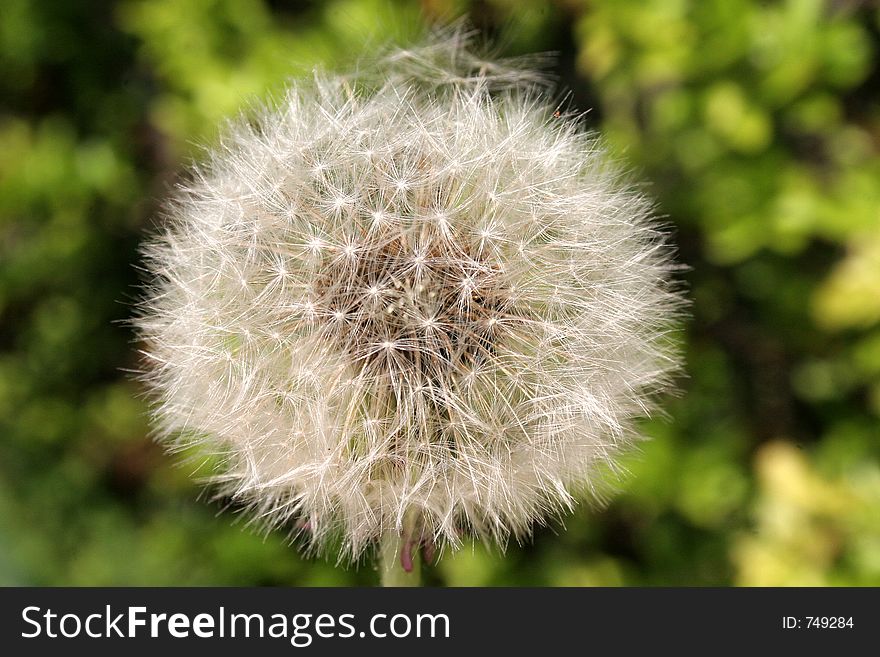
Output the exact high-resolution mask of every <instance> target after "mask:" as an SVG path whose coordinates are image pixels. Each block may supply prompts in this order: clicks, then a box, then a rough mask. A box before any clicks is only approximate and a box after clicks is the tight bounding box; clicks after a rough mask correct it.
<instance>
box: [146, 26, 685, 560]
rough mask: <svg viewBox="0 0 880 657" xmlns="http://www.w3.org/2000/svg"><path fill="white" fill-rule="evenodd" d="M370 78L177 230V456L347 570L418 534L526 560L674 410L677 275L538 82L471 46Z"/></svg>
mask: <svg viewBox="0 0 880 657" xmlns="http://www.w3.org/2000/svg"><path fill="white" fill-rule="evenodd" d="M365 68H369V69H370V72H369V73H364V72H361V73H358V74H353V75H348V76H334V75H329V74H318V75H317V76H316V78H315V80H314V81H310V82H305V81H297V82H294V83H292V84H291V86H290V89H289V91H288V93H287V96H286V97H285V99H284V100H283V101H282V102H281V103H280V104H279V105H278V106H277V107H272V108H267V109H266V110H264V111H263V112H262V113H261V115H260V116H259V117H258V118H257V119H256V120H241V121H239V122H237V123H236V124H234V127H233V128H232V129H231V130H230V131H229V132H228V133H227V134H225V136H224V137H223V140H222V143H221V144H220V146H219V147H217V148H216V149H215V150H214V152H213V155H212V156H211V158H210V160H209V162H207V163H205V164H204V165H203V166H201V167H199V169H198V172H197V173H195V174H194V175H193V176H192V179H191V182H190V183H189V185H188V187H187V188H186V189H185V190H184V191H183V192H182V193H181V194H180V195H179V196H178V197H176V198H175V199H174V200H173V201H172V203H171V204H170V206H169V210H168V213H167V215H168V216H167V219H168V221H167V226H166V227H165V230H164V232H163V233H162V234H161V235H159V236H157V237H155V238H154V239H153V240H152V241H151V242H150V244H149V245H148V246H147V248H146V261H147V267H148V269H149V271H150V272H151V273H152V275H153V281H152V283H151V284H150V285H149V287H148V289H147V293H146V295H145V299H144V301H143V303H142V307H141V311H140V314H139V316H138V318H137V320H136V322H137V325H138V328H139V331H140V334H141V336H142V338H143V340H144V344H145V353H146V354H147V355H148V358H147V359H146V362H147V363H148V367H146V368H145V371H144V373H143V379H144V380H145V381H146V383H147V384H148V386H149V387H150V389H151V391H152V392H153V394H154V397H155V400H156V403H155V410H154V416H155V424H156V427H157V431H158V433H159V436H160V438H161V439H162V440H164V441H165V442H166V443H167V444H168V445H170V446H175V445H177V446H181V447H183V446H192V445H196V446H198V447H200V448H202V449H203V450H205V451H207V452H212V453H214V454H217V455H219V456H220V457H221V458H220V462H221V464H222V465H221V466H220V469H219V470H218V472H217V473H216V477H215V479H216V481H217V483H218V487H219V488H220V489H221V490H222V491H223V492H224V493H225V494H228V495H230V496H232V497H233V498H234V499H236V500H240V501H241V502H243V503H245V504H247V505H250V506H251V507H253V509H254V511H255V512H256V513H255V515H256V516H257V517H259V518H261V519H264V520H265V521H267V522H268V523H270V524H273V525H286V526H288V527H290V526H293V527H295V528H300V529H301V528H302V527H308V536H309V539H310V541H311V542H312V544H313V545H314V546H316V547H321V546H324V545H328V544H331V543H333V542H334V541H337V539H339V538H340V537H341V539H342V540H341V544H342V546H343V556H346V557H357V556H358V555H360V554H361V553H362V552H363V551H364V550H365V549H367V548H369V547H370V546H371V545H372V544H373V543H374V542H375V541H376V540H377V539H379V538H380V537H381V536H382V535H384V534H386V533H388V532H395V531H400V529H401V523H402V522H403V519H404V518H415V522H416V524H417V530H418V532H419V533H420V534H421V536H423V537H426V540H430V541H431V542H432V544H433V543H438V544H440V543H444V542H445V543H447V544H448V545H450V546H451V547H457V546H458V545H459V544H460V542H461V539H462V536H464V535H466V534H468V533H472V534H475V535H478V536H480V537H483V538H487V539H490V540H494V541H497V542H499V543H501V544H503V543H505V542H506V541H507V540H508V539H509V538H510V537H516V538H521V537H523V536H525V535H527V534H528V533H529V532H530V531H531V529H532V527H533V526H534V525H535V524H536V523H541V522H546V521H547V519H549V518H551V517H553V516H554V515H558V514H560V513H563V512H565V511H567V510H569V509H570V508H571V506H572V504H573V502H574V500H575V499H576V498H577V497H578V496H579V495H580V494H581V493H582V492H584V491H589V490H591V489H592V490H595V489H597V488H599V487H600V484H601V479H602V474H601V473H602V471H603V466H604V465H606V464H608V463H610V462H613V459H614V458H615V457H616V456H617V455H618V454H619V453H620V452H621V450H624V449H626V448H627V447H628V446H630V445H631V444H632V443H633V442H634V441H635V440H637V439H638V438H639V435H638V432H637V428H636V424H635V422H636V420H637V419H638V418H639V417H641V416H643V415H645V414H646V413H648V412H650V411H651V410H652V409H653V408H654V404H655V401H654V400H655V399H656V395H657V393H658V392H661V391H663V390H664V389H666V388H667V387H668V385H669V379H670V375H671V374H672V373H673V372H674V371H675V370H676V369H677V367H678V366H679V360H678V355H677V353H676V350H675V348H674V346H673V343H672V341H671V339H670V338H669V335H670V330H671V329H672V328H673V327H674V322H675V318H676V312H677V309H678V308H679V307H680V298H679V296H678V295H677V294H676V292H675V290H674V286H673V285H672V284H670V282H669V281H670V272H671V271H672V268H673V265H672V264H671V253H670V248H669V247H668V245H667V242H666V238H665V236H664V235H663V233H662V232H661V231H659V230H658V228H657V226H656V224H655V221H654V220H653V219H652V210H651V204H650V202H649V201H647V200H646V199H645V198H644V197H643V196H642V195H641V194H639V193H637V192H636V191H633V189H632V188H631V186H629V185H627V184H626V183H625V181H624V177H623V176H621V174H620V171H619V170H618V169H617V168H616V167H615V165H614V164H613V163H612V162H611V161H610V160H609V158H608V156H607V155H606V153H605V151H604V150H603V148H602V147H601V144H600V143H599V142H598V141H597V139H596V137H595V136H593V135H591V134H589V133H586V132H585V131H583V130H582V129H581V126H580V125H579V124H578V123H577V121H576V120H575V119H572V118H568V117H561V118H560V117H558V116H556V117H554V110H555V107H554V106H553V103H552V102H551V101H552V99H550V98H548V97H547V89H546V85H545V84H544V83H543V81H542V80H541V78H540V76H538V75H536V74H534V73H532V72H530V71H529V70H528V69H525V68H522V67H520V66H518V65H516V64H515V63H513V64H511V63H504V62H500V63H499V62H491V61H486V60H484V59H481V58H479V57H477V56H476V55H474V54H473V52H472V51H471V49H470V46H469V44H468V41H467V38H465V37H464V36H463V35H462V34H460V33H458V32H455V33H452V34H449V33H447V34H444V35H442V36H438V37H436V38H434V39H431V40H429V41H428V42H427V43H426V44H424V45H422V46H420V47H418V48H411V49H408V50H403V51H396V52H392V53H391V54H389V55H387V56H385V57H384V58H382V59H381V60H380V61H377V62H374V64H373V65H372V66H370V67H365ZM337 543H338V541H337ZM334 544H336V543H334Z"/></svg>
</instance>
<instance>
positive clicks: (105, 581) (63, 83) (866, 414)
mask: <svg viewBox="0 0 880 657" xmlns="http://www.w3.org/2000/svg"><path fill="white" fill-rule="evenodd" d="M461 14H464V15H468V16H469V17H470V20H471V21H472V22H473V23H474V24H475V25H477V26H478V27H479V28H480V29H482V30H483V31H484V32H485V33H486V35H487V36H490V37H491V38H493V39H495V40H496V43H497V44H498V46H499V49H500V51H501V52H502V53H505V54H519V53H527V52H535V51H547V50H550V51H555V52H557V53H558V59H557V64H556V66H555V68H554V69H553V70H554V73H555V74H556V75H558V77H559V78H560V82H561V84H562V85H563V86H564V87H567V88H568V89H570V90H571V91H572V98H573V103H574V105H575V106H577V107H579V108H583V109H586V108H593V109H592V111H591V113H590V114H589V115H588V119H587V120H588V122H589V124H590V125H591V126H593V127H595V128H598V129H601V130H602V131H603V132H604V134H605V135H606V136H607V139H608V141H609V143H610V144H611V146H612V147H613V148H614V150H615V152H617V153H618V154H620V155H621V156H622V157H624V158H625V159H626V160H628V161H629V162H630V163H631V164H632V165H633V166H634V167H635V168H636V170H637V174H638V176H639V177H640V178H642V179H644V180H645V181H647V184H648V188H647V189H648V191H649V193H650V194H652V195H653V196H654V197H655V198H656V199H657V200H658V203H659V207H660V212H661V213H662V214H663V215H664V216H665V217H666V218H667V220H668V221H669V222H670V223H671V224H672V225H673V226H674V230H675V239H676V241H677V243H678V245H679V249H680V253H681V259H682V260H683V261H684V262H686V263H687V264H688V265H690V267H691V270H690V271H689V272H688V273H687V274H685V275H684V277H685V278H686V279H687V282H688V285H689V287H690V294H691V296H692V299H693V307H692V312H693V318H692V320H691V321H689V323H688V325H687V327H686V352H687V359H688V378H687V379H685V380H684V381H682V388H683V394H682V395H681V396H680V397H678V398H675V399H671V400H669V401H668V403H667V404H666V407H667V408H668V411H669V415H670V418H669V419H668V420H657V421H651V422H648V423H646V431H647V432H648V433H649V434H650V435H651V436H652V437H653V440H652V441H650V442H647V443H645V444H644V445H643V446H642V449H641V451H640V453H638V454H634V455H632V456H631V457H630V458H628V459H627V460H626V463H625V465H626V467H627V468H628V470H629V475H627V476H625V477H624V478H623V479H622V480H621V481H620V482H619V484H618V487H619V489H620V494H619V495H618V496H617V497H615V498H614V499H613V500H612V501H611V503H610V504H609V505H608V506H607V507H605V508H601V509H600V508H591V507H589V506H588V505H587V506H583V507H582V508H581V509H580V510H579V511H578V512H577V513H576V514H575V515H573V516H570V517H568V518H566V519H565V521H564V523H556V524H554V525H553V526H552V527H550V528H548V529H545V530H540V531H538V532H537V534H536V535H535V538H534V540H533V541H532V542H531V543H529V544H528V545H524V546H516V545H512V546H510V548H509V549H508V551H507V553H506V554H501V553H500V552H499V551H497V550H487V549H485V548H483V547H480V546H476V547H474V548H473V549H465V550H462V551H461V552H459V553H457V554H456V555H454V556H449V555H446V556H445V557H444V559H443V560H442V561H441V562H440V564H439V565H437V566H435V567H433V568H431V569H429V571H428V575H427V578H428V582H429V583H431V584H435V585H439V584H443V585H619V584H620V585H630V584H644V585H844V584H853V585H880V59H878V55H880V10H878V9H877V3H874V2H860V1H858V0H835V1H832V0H826V1H823V0H787V1H784V0H783V1H769V0H768V1H758V0H638V1H637V0H605V1H602V0H557V1H555V2H554V1H550V0H545V1H541V0H538V1H535V2H514V1H512V0H484V1H482V2H471V1H467V0H461V1H454V0H424V1H423V2H406V3H403V2H400V3H390V2H384V1H383V2H379V1H377V0H338V1H330V2H317V1H314V2H282V1H280V0H119V1H116V2H113V1H110V0H93V1H83V2H54V1H52V0H43V1H40V0H3V3H2V9H0V98H2V101H0V102H2V104H0V583H2V584H37V585H48V584H58V585H63V584H76V585H83V584H88V585H91V584H95V585H146V584H154V585H166V584H179V585H180V584H184V585H188V584H209V585H212V584H225V585H248V584H278V585H306V584H309V585H335V584H373V583H375V582H376V581H377V580H378V577H377V575H376V573H375V571H374V570H373V569H372V568H371V567H370V566H369V565H368V564H365V565H361V566H360V567H359V568H356V567H350V568H347V569H341V568H340V569H337V568H335V567H334V564H333V563H331V562H327V561H322V560H317V561H315V560H306V559H303V558H301V557H300V556H298V554H297V553H296V552H295V551H294V550H293V549H291V548H290V547H289V546H287V545H286V544H285V541H284V537H283V536H282V535H280V534H271V535H269V536H268V537H265V536H262V535H259V534H256V533H254V532H253V531H251V530H250V529H249V528H247V527H245V526H244V523H243V522H242V521H241V520H237V521H236V520H235V518H236V516H235V515H234V514H232V513H223V514H222V515H219V516H218V513H219V512H220V510H221V504H220V503H210V502H207V501H206V500H205V499H200V498H199V495H200V489H199V488H198V486H197V485H196V484H194V483H193V481H192V480H191V478H190V474H191V473H190V471H189V470H187V468H186V467H181V466H180V465H179V463H176V462H175V459H173V458H171V457H167V456H165V455H163V453H162V451H161V449H160V448H158V447H157V446H156V445H154V444H153V443H152V442H151V440H150V439H149V437H148V427H147V423H146V420H145V415H144V412H145V404H144V402H143V400H142V399H141V398H140V397H139V390H138V387H137V385H136V384H134V383H132V382H131V381H129V380H128V379H127V378H126V375H125V373H124V371H123V370H124V369H125V368H132V367H135V366H136V362H137V360H136V355H135V350H136V347H137V345H136V344H134V343H133V339H132V335H131V333H130V332H129V330H128V329H127V328H126V327H125V325H124V324H122V323H121V321H122V320H124V319H125V318H127V317H129V316H130V315H131V308H130V303H131V300H132V299H133V298H134V297H136V296H137V290H136V287H135V286H136V284H137V281H138V273H137V271H136V269H135V263H136V262H137V248H138V243H139V241H140V240H141V239H142V238H143V235H144V233H145V231H146V230H147V229H148V228H149V227H150V226H151V225H152V221H153V217H155V213H156V210H157V208H158V207H159V204H160V202H161V200H162V198H163V197H164V196H165V195H166V194H167V192H168V189H169V188H170V186H171V185H172V184H173V181H174V179H175V176H176V175H177V174H178V173H179V172H180V170H181V167H182V166H183V165H184V164H185V163H186V162H187V161H188V159H189V158H191V157H193V156H196V155H197V154H198V152H199V144H203V143H208V144H210V143H211V142H212V140H214V139H216V136H217V133H218V126H219V124H220V121H221V119H222V118H223V117H224V116H227V115H229V114H231V113H234V112H235V111H237V110H238V109H240V108H242V107H244V106H246V104H247V103H248V102H249V100H252V99H253V98H254V97H255V96H257V95H263V94H265V93H268V92H273V91H274V92H277V91H278V90H279V89H281V88H282V85H283V82H284V79H285V78H286V77H287V76H290V75H297V74H302V73H306V72H308V71H309V70H310V69H311V68H312V67H313V66H314V65H316V64H321V63H327V64H330V65H337V64H343V63H346V62H350V61H351V60H352V58H353V57H354V56H356V55H357V54H358V53H359V52H362V51H363V50H364V49H369V47H370V44H376V43H379V42H381V41H382V40H383V39H384V38H386V37H387V36H389V35H394V36H396V37H398V38H401V39H405V38H407V37H412V36H413V35H415V34H418V33H419V32H420V31H421V30H422V29H423V26H424V24H425V23H426V22H431V21H437V20H441V21H442V20H449V19H451V18H454V17H456V16H458V15H461ZM202 498H204V495H202Z"/></svg>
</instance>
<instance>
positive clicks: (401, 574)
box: [379, 527, 422, 586]
mask: <svg viewBox="0 0 880 657" xmlns="http://www.w3.org/2000/svg"><path fill="white" fill-rule="evenodd" d="M404 550H406V551H408V552H409V553H410V554H411V555H412V570H410V571H409V572H407V571H406V570H404V569H403V561H404V559H402V558H401V555H402V554H403V553H404ZM421 552H422V551H421V549H420V546H419V543H418V540H417V539H415V538H413V537H412V534H411V532H410V531H409V530H408V528H406V527H404V531H403V534H402V535H400V534H398V533H397V532H388V533H387V534H385V536H383V537H382V542H381V544H380V546H379V575H380V576H381V578H382V586H420V585H421V579H422V578H421V569H422V563H421V561H422V555H421Z"/></svg>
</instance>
